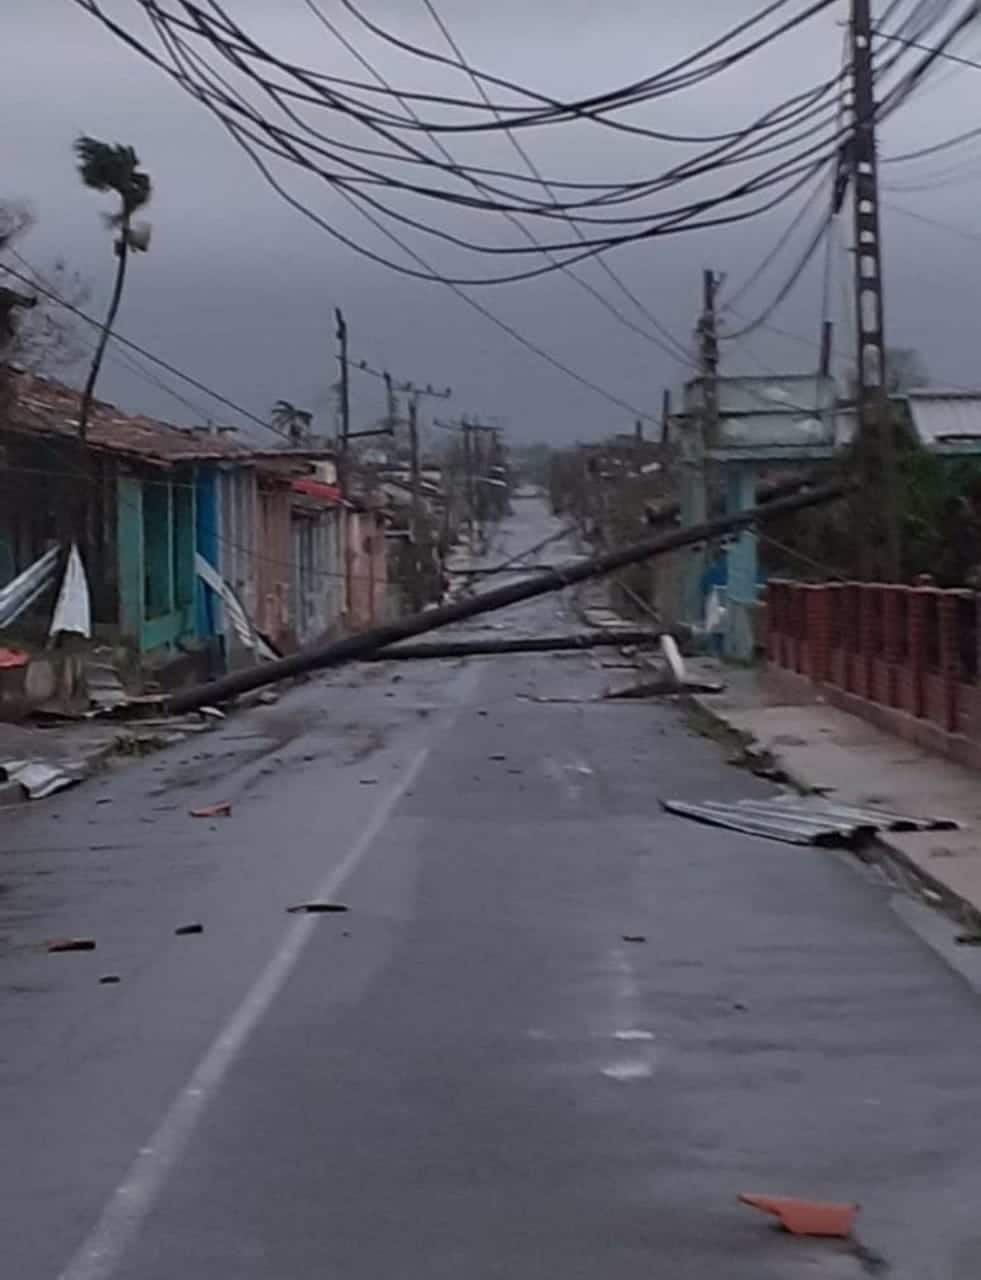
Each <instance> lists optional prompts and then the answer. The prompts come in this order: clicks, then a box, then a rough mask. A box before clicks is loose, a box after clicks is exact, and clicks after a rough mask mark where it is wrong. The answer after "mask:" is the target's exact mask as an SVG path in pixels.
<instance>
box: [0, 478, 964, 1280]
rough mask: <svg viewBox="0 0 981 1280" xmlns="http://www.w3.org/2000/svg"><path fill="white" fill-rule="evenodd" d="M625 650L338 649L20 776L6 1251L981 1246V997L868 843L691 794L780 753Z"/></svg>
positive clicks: (141, 1259)
mask: <svg viewBox="0 0 981 1280" xmlns="http://www.w3.org/2000/svg"><path fill="white" fill-rule="evenodd" d="M516 505H517V508H518V510H517V513H516V516H515V518H514V520H513V521H512V523H511V525H510V526H509V527H508V528H507V529H506V530H505V531H504V533H503V536H502V538H501V543H500V546H499V548H498V550H497V552H496V554H497V555H500V556H502V557H503V556H504V555H506V554H509V553H510V552H512V551H514V550H517V549H519V548H520V547H521V546H524V545H531V544H533V543H535V542H536V541H538V540H540V539H541V538H542V537H543V536H545V534H546V533H547V531H548V521H547V519H546V517H545V516H544V513H543V512H542V511H541V509H540V507H538V506H537V505H536V504H531V503H528V504H526V503H520V504H516ZM569 621H570V617H569V610H568V606H567V605H566V604H565V603H564V602H562V601H561V600H558V599H555V598H549V599H546V600H544V601H540V602H535V603H531V604H528V605H526V606H523V607H522V608H520V609H517V610H513V611H508V612H507V613H503V614H499V615H495V617H494V618H493V619H487V620H485V623H484V625H485V626H487V625H488V624H492V625H493V626H494V627H495V628H497V627H502V626H505V627H507V628H509V629H510V632H511V634H517V633H519V632H521V631H522V630H524V629H528V630H544V629H548V630H551V631H554V630H559V629H561V627H562V626H567V625H569ZM624 674H625V673H622V672H620V673H617V675H618V678H619V677H622V676H623V675H624ZM396 677H398V678H396ZM609 682H610V672H609V671H608V670H606V669H604V668H603V667H602V666H601V665H600V659H599V658H597V657H593V656H587V655H580V654H575V655H572V656H562V657H551V658H550V657H547V656H535V657H507V658H497V659H471V660H466V661H459V662H449V663H435V662H427V663H421V664H408V663H401V664H398V669H397V670H396V669H395V664H391V665H387V664H378V665H377V666H376V665H373V666H371V667H363V668H358V669H345V670H344V671H341V672H336V673H333V674H331V675H329V676H327V677H322V678H319V679H316V680H312V681H310V682H309V683H307V684H305V685H302V686H300V687H298V688H295V689H293V690H290V691H289V692H287V693H286V694H285V695H284V697H283V698H282V699H281V700H280V701H279V703H278V704H277V705H275V706H270V707H258V708H255V709H254V710H251V711H247V712H243V713H239V714H236V715H234V716H232V717H230V718H229V720H228V721H227V722H226V723H225V724H224V725H223V726H222V727H221V729H220V730H218V731H217V732H216V733H214V734H211V735H208V736H207V737H206V738H202V739H195V740H192V741H191V742H189V743H185V744H183V745H181V746H179V747H177V748H175V749H174V750H172V751H171V752H168V753H167V754H166V755H164V756H157V757H151V758H149V759H147V760H145V761H142V762H139V763H137V764H134V765H131V766H129V767H127V768H126V769H124V770H120V771H118V772H115V773H111V774H109V775H107V776H106V777H105V778H104V779H101V780H99V781H98V782H95V783H89V784H87V785H86V786H84V787H82V788H79V789H78V790H76V791H74V792H70V793H66V794H65V795H63V796H60V797H58V798H57V799H55V800H53V801H49V802H46V803H45V804H44V805H43V806H39V807H36V808H35V807H27V806H25V807H23V808H21V809H18V810H17V811H16V812H15V813H13V814H8V815H2V816H3V819H4V820H3V823H2V825H0V847H2V849H3V854H2V856H0V937H2V940H3V941H2V949H0V1115H2V1119H0V1133H2V1134H3V1144H4V1156H5V1159H4V1161H3V1162H2V1166H0V1203H2V1204H3V1206H4V1214H3V1223H4V1225H3V1233H2V1237H0V1255H2V1256H3V1258H4V1268H3V1274H4V1275H10V1276H11V1277H16V1278H17V1280H54V1278H55V1277H59V1276H60V1277H62V1280H108V1278H109V1277H114V1278H117V1277H118V1278H119V1280H123V1278H125V1280H164V1278H165V1277H166V1280H173V1277H176V1276H179V1277H181V1280H301V1278H302V1280H306V1278H307V1277H310V1276H330V1277H334V1276H336V1277H342V1278H343V1280H377V1278H378V1277H380V1276H383V1275H389V1274H397V1275H399V1276H404V1277H412V1278H415V1277H418V1278H419V1280H443V1278H444V1277H446V1278H447V1280H448V1278H449V1277H453V1278H454V1280H459V1278H460V1277H466V1278H467V1280H484V1278H491V1277H495V1278H496V1277H501V1278H502V1280H503V1278H504V1277H508V1280H522V1278H524V1277H528V1278H529V1280H531V1278H532V1277H534V1278H535V1280H538V1278H539V1277H552V1276H562V1277H564V1278H565V1280H578V1278H579V1277H583V1278H585V1277H590V1280H593V1278H595V1277H597V1276H602V1277H603V1278H604V1280H621V1277H622V1278H624V1280H625V1278H626V1277H628V1276H629V1277H634V1276H636V1275H638V1274H646V1275H658V1276H660V1275H663V1276H666V1277H671V1280H676V1278H677V1280H718V1278H719V1277H723V1276H724V1277H726V1278H727V1280H769V1278H770V1277H772V1278H773V1280H776V1278H777V1277H779V1278H780V1280H795V1278H796V1277H813V1278H814V1280H822V1278H824V1277H832V1278H847V1277H858V1276H864V1275H867V1274H872V1273H876V1274H887V1275H889V1276H891V1277H903V1278H904V1280H905V1278H906V1277H909V1280H913V1278H914V1277H915V1278H916V1280H967V1278H968V1277H970V1278H971V1280H974V1277H975V1276H976V1275H977V1265H978V1264H977V1259H978V1257H979V1256H981V1227H979V1226H978V1225H977V1223H978V1214H977V1191H978V1187H979V1186H981V1108H979V1106H978V1101H979V1093H981V1088H979V1084H978V1066H977V1064H978V1062H979V1061H981V1008H979V1002H978V998H977V996H976V994H975V993H974V991H973V990H972V988H971V987H970V986H969V984H968V983H967V982H966V981H965V980H964V979H963V978H962V977H961V976H960V975H958V974H956V973H955V972H954V971H953V970H952V969H951V968H949V967H948V966H947V965H946V964H945V963H944V961H943V959H942V958H941V957H940V956H938V955H937V954H936V953H935V952H934V951H933V950H932V949H931V948H930V947H928V946H927V945H926V944H925V943H924V942H923V941H922V940H921V937H920V936H919V935H918V934H917V933H916V932H914V930H913V929H911V928H910V927H909V925H908V923H907V922H906V919H905V918H904V914H903V913H902V912H897V910H896V909H895V908H896V902H895V899H894V894H893V892H892V890H891V889H889V888H888V887H887V886H886V885H885V884H884V883H881V882H879V881H878V880H877V879H876V878H874V876H873V874H872V873H870V872H869V871H868V870H866V869H864V868H863V867H862V866H861V865H860V864H858V863H856V862H854V861H852V860H851V859H850V858H849V857H847V856H846V855H839V854H835V853H831V852H828V851H819V850H814V849H799V848H794V847H790V846H784V845H777V844H773V843H767V842H765V841H762V840H758V839H754V838H751V837H748V836H741V835H738V834H735V833H732V832H728V831H724V830H716V829H711V828H707V827H703V826H698V825H696V824H693V823H688V822H685V821H684V820H683V819H681V818H676V817H672V816H669V815H666V814H664V813H662V811H661V810H660V806H659V796H662V795H670V796H674V797H679V798H691V799H695V798H702V797H704V796H705V795H714V796H716V797H718V798H730V799H735V798H738V797H739V796H742V795H746V794H760V795H762V794H765V793H766V787H765V784H764V783H762V782H761V781H759V780H757V779H753V778H751V777H750V776H749V775H747V774H746V773H744V772H740V771H738V770H736V769H732V768H730V767H728V766H727V765H726V764H725V763H724V760H723V758H722V756H721V754H720V752H719V750H718V748H717V747H716V746H715V745H714V744H713V743H711V742H709V741H707V740H704V739H702V738H699V737H697V736H695V735H694V734H693V733H692V732H691V731H690V729H689V728H688V727H687V725H686V722H685V720H684V718H683V716H682V714H681V713H680V711H679V710H678V709H677V708H675V707H673V706H670V705H665V704H663V703H660V704H652V703H619V702H618V703H612V704H610V703H602V702H593V701H577V699H586V698H589V697H590V696H591V695H592V694H594V693H596V692H597V691H599V690H600V689H602V688H604V687H605V686H606V685H607V684H608V683H609ZM533 697H547V698H555V699H562V701H555V702H548V703H540V702H535V701H532V700H531V699H532V698H533ZM225 800H227V801H230V802H231V805H232V810H231V816H229V817H227V818H215V819H205V818H192V817H190V816H189V810H190V809H191V808H194V807H196V806H199V805H204V804H209V803H212V802H216V801H225ZM311 897H318V898H331V899H333V900H336V901H339V902H341V903H343V904H344V905H346V906H347V907H348V908H349V910H348V911H347V912H346V913H338V914H330V915H318V916H312V915H302V916H293V915H288V914H287V913H286V908H287V907H288V906H290V905H292V904H295V903H298V902H302V901H305V900H308V899H310V898H311ZM190 923H200V924H202V925H203V927H204V928H203V932H201V933H199V934H193V935H189V936H177V935H176V934H175V929H177V928H179V927H181V926H184V925H187V924H190ZM66 935H72V936H75V935H79V936H90V937H93V938H95V939H96V941H97V949H96V950H95V951H94V952H87V953H68V954H59V955H49V954H46V953H45V952H44V951H43V950H42V949H41V948H40V946H39V945H38V944H40V943H43V941H44V940H45V939H47V938H51V937H59V936H66ZM108 975H115V976H118V977H119V978H120V981H119V982H118V983H114V984H106V985H104V984H100V981H99V979H100V977H103V976H108ZM741 1191H750V1192H767V1193H774V1194H789V1195H804V1196H815V1197H821V1198H834V1199H845V1200H853V1199H854V1200H859V1201H861V1202H862V1205H863V1209H862V1213H861V1215H860V1219H859V1232H860V1236H861V1241H862V1244H863V1246H864V1249H863V1250H859V1249H856V1248H855V1247H853V1246H852V1245H850V1244H839V1243H836V1242H823V1243H822V1242H820V1241H811V1240H800V1239H796V1238H793V1237H789V1236H786V1235H783V1234H780V1233H778V1232H776V1231H774V1230H772V1229H771V1227H770V1226H769V1224H768V1220H767V1219H765V1218H763V1217H762V1216H760V1215H758V1214H756V1213H754V1212H753V1211H751V1210H749V1209H746V1208H744V1207H741V1206H739V1205H738V1204H737V1203H736V1196H737V1194H738V1193H739V1192H741Z"/></svg>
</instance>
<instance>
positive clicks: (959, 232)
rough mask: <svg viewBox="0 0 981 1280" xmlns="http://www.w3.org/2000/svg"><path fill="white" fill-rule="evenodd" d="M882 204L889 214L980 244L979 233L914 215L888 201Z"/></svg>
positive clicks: (924, 215) (921, 214)
mask: <svg viewBox="0 0 981 1280" xmlns="http://www.w3.org/2000/svg"><path fill="white" fill-rule="evenodd" d="M882 204H883V208H886V209H888V210H889V211H890V212H891V213H898V214H900V215H901V216H902V217H904V218H912V219H913V220H914V221H916V222H923V223H925V224H926V225H927V226H928V227H937V228H938V229H939V230H941V231H947V232H949V233H950V234H951V235H954V236H960V237H961V238H962V239H964V240H973V241H974V242H975V243H981V232H978V231H968V230H967V229H966V228H965V227H958V226H955V225H954V224H953V223H952V222H943V221H942V220H941V219H940V218H931V217H929V216H928V215H927V214H925V213H915V212H914V211H913V210H912V209H904V208H903V206H902V205H900V204H893V203H892V201H890V200H883V202H882Z"/></svg>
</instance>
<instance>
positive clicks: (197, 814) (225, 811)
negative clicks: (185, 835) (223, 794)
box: [190, 800, 232, 818]
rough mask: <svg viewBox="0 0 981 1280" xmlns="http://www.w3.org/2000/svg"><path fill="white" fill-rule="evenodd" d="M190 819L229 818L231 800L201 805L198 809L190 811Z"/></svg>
mask: <svg viewBox="0 0 981 1280" xmlns="http://www.w3.org/2000/svg"><path fill="white" fill-rule="evenodd" d="M190 812H191V817H192V818H230V817H231V816H232V802H231V800H219V802H218V803H217V804H206V805H202V806H201V808H199V809H192V810H191V811H190Z"/></svg>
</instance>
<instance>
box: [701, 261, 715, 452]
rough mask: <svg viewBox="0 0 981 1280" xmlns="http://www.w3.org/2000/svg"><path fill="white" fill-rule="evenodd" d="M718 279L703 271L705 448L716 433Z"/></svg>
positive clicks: (708, 271) (702, 329) (702, 327)
mask: <svg viewBox="0 0 981 1280" xmlns="http://www.w3.org/2000/svg"><path fill="white" fill-rule="evenodd" d="M717 290H718V281H717V280H716V277H715V272H714V271H711V270H705V271H703V272H702V317H701V320H700V321H699V325H698V335H699V359H700V364H701V375H702V392H703V395H704V399H705V417H704V438H703V441H702V446H703V449H704V448H710V449H711V448H715V447H716V445H717V444H718V434H719V331H718V321H717V318H716V313H715V299H716V292H717Z"/></svg>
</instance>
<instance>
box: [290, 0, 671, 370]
mask: <svg viewBox="0 0 981 1280" xmlns="http://www.w3.org/2000/svg"><path fill="white" fill-rule="evenodd" d="M303 3H305V5H306V6H307V8H308V9H309V10H310V11H311V12H312V13H313V14H314V15H315V16H316V17H317V18H318V19H319V21H320V22H321V23H322V24H323V25H324V26H325V27H326V28H327V30H328V31H330V33H331V34H332V35H333V36H335V38H336V39H338V40H339V41H340V43H341V44H342V45H343V46H344V48H345V49H346V50H347V51H348V53H350V54H351V56H352V57H354V58H356V59H357V61H358V63H359V64H360V65H361V66H362V67H364V68H365V69H366V70H367V71H368V73H369V74H370V75H372V76H374V77H375V79H377V80H378V82H379V84H381V85H383V86H384V87H385V88H387V89H389V90H391V85H390V84H389V82H388V81H387V80H386V79H385V77H384V76H383V75H382V74H381V72H379V71H378V70H377V68H375V67H374V66H373V65H372V63H370V62H369V61H368V60H367V59H366V58H365V57H364V56H363V55H362V54H361V53H360V52H359V50H358V49H357V48H356V46H355V45H353V44H352V43H351V41H350V40H348V39H347V37H346V36H345V35H344V34H343V32H341V31H340V30H339V29H338V28H337V26H336V25H335V24H334V23H333V22H331V20H330V19H329V18H328V17H327V16H326V15H325V14H324V13H323V11H322V9H321V8H320V6H319V5H318V4H317V3H316V0H303ZM424 3H425V4H426V8H427V10H428V11H429V13H430V14H431V16H432V17H433V20H434V21H435V22H436V23H437V25H438V26H439V29H440V31H441V32H442V33H443V35H444V37H445V39H446V40H447V42H448V43H449V45H450V48H451V49H452V50H453V52H454V54H455V55H456V56H457V57H458V58H459V60H460V62H461V64H464V65H466V64H465V60H464V58H463V55H462V52H461V51H460V49H459V46H458V45H457V44H456V42H455V41H454V39H453V36H452V35H451V34H450V32H449V30H448V28H447V27H446V25H445V23H444V22H443V20H442V19H441V18H440V17H439V15H438V14H437V13H436V10H435V9H434V8H433V6H432V5H431V4H430V3H429V0H424ZM468 75H470V79H471V81H472V82H473V84H474V87H475V89H476V91H477V93H478V94H479V95H480V97H481V99H482V101H483V102H484V104H485V105H486V106H487V107H488V109H489V110H491V111H493V112H494V114H495V116H496V118H497V119H498V120H501V119H502V115H501V114H500V113H499V112H498V111H497V109H496V107H495V105H494V104H493V103H491V100H490V98H489V96H488V95H487V91H486V90H485V88H484V86H483V84H482V83H481V82H480V80H479V79H478V78H477V77H476V76H474V75H472V74H471V73H470V71H469V69H468ZM391 91H392V92H393V93H394V92H395V91H394V90H391ZM399 102H400V103H401V105H402V108H403V110H404V111H405V113H406V114H407V115H408V116H409V117H410V118H412V119H414V120H416V121H417V122H418V121H419V116H418V114H417V113H416V111H415V109H414V108H413V107H412V106H411V105H409V104H408V103H407V102H406V101H404V99H402V98H401V97H400V98H399ZM427 132H428V131H427ZM506 136H507V137H508V139H509V141H510V142H511V145H512V146H513V147H514V148H515V150H516V151H517V152H518V155H519V156H520V157H521V158H522V160H523V161H524V163H525V164H526V165H527V166H528V168H529V170H530V171H531V172H532V176H533V177H535V178H536V179H537V181H539V182H540V183H542V185H543V186H544V187H545V190H546V193H547V194H548V195H549V197H550V198H551V199H552V200H553V202H554V200H555V197H554V194H553V193H552V192H551V191H549V190H548V187H547V185H546V184H545V180H544V179H543V177H542V175H541V173H540V172H539V171H538V170H537V169H536V166H535V165H534V162H533V161H532V160H531V158H530V157H529V156H528V153H527V152H526V151H525V149H524V148H523V147H522V145H521V143H519V142H518V140H517V139H516V138H515V136H514V134H513V133H512V132H511V131H510V130H509V129H507V130H506ZM429 137H430V139H431V141H432V143H433V145H434V146H435V147H436V148H437V150H438V151H439V152H440V154H441V155H442V156H443V157H444V159H445V160H446V161H447V163H449V164H450V165H452V166H454V167H455V168H458V166H457V163H456V161H455V160H454V158H453V156H452V154H451V153H450V151H449V150H448V149H447V147H446V145H445V144H444V143H443V142H442V140H441V139H440V138H439V137H438V136H437V135H436V134H434V133H429ZM460 172H463V170H462V169H461V170H460ZM468 181H470V182H473V183H474V184H475V185H476V186H478V187H480V188H482V187H483V186H484V184H482V183H478V182H477V180H476V179H474V178H472V177H469V178H468ZM504 217H506V218H507V220H508V221H509V222H510V223H511V224H512V225H513V226H514V227H516V228H517V230H518V231H519V232H520V233H521V234H522V235H524V236H525V237H526V239H528V240H529V241H530V242H531V243H532V244H534V245H535V246H536V247H537V248H539V249H541V252H542V253H543V254H544V255H545V257H546V258H547V259H548V258H550V251H549V250H548V249H546V248H544V247H543V246H542V245H541V243H540V242H539V240H538V239H537V237H536V236H535V235H534V233H533V232H531V231H530V230H529V229H528V228H527V227H526V226H525V224H524V223H523V222H521V221H520V219H519V218H518V217H517V216H516V215H515V214H512V213H510V212H505V213H504ZM570 225H572V226H573V230H576V231H577V232H578V229H577V228H576V227H575V226H574V224H572V223H570ZM578 234H579V235H580V237H581V233H578ZM550 260H553V261H557V260H554V259H550ZM600 262H601V263H602V259H600ZM557 265H558V267H559V269H560V270H561V271H563V273H564V274H565V275H567V276H568V277H569V278H570V279H571V280H573V281H574V282H575V283H576V284H577V285H579V286H580V288H582V289H584V290H585V291H586V292H587V293H589V294H590V296H591V297H592V298H593V299H594V300H595V301H597V302H599V303H600V305H601V306H603V307H604V308H605V309H606V310H607V311H608V312H609V313H610V314H611V315H613V316H614V317H615V319H617V320H618V321H619V322H620V323H621V324H623V325H624V326H625V327H627V328H629V329H631V330H633V331H634V332H635V333H638V334H640V336H641V337H643V338H646V339H647V340H648V341H650V342H653V343H654V344H655V345H656V346H658V347H660V348H661V350H663V351H666V353H667V354H668V355H669V356H671V357H672V358H673V359H675V360H679V359H680V360H682V361H683V362H684V363H685V364H687V363H688V361H687V359H686V357H685V355H684V352H683V349H682V348H680V347H679V346H678V344H677V342H676V340H675V339H674V338H673V336H672V335H670V334H666V339H665V338H663V337H658V336H657V335H656V334H651V333H648V332H647V331H646V330H644V329H642V328H641V327H640V326H639V325H637V324H635V323H634V322H633V321H632V320H630V319H629V318H628V317H627V316H625V315H624V314H623V312H621V311H620V310H619V309H618V308H617V307H615V306H614V305H613V303H611V302H610V301H609V300H608V299H607V298H605V297H604V296H603V295H602V294H601V293H600V292H599V290H597V289H595V288H594V287H593V286H592V285H591V284H590V283H589V282H588V281H586V280H584V279H583V278H582V277H581V276H579V275H578V274H577V273H576V272H574V271H573V270H572V269H571V268H570V267H567V266H566V265H565V264H564V263H562V262H558V263H557ZM606 269H607V272H608V274H610V275H611V276H612V277H613V279H614V280H615V282H616V283H617V284H619V285H620V287H621V289H623V290H624V291H626V292H628V296H630V297H631V299H633V295H632V294H629V291H627V289H626V285H624V284H623V283H622V282H621V281H619V279H618V278H617V277H616V276H614V275H613V270H612V268H610V267H608V266H607V267H606ZM637 305H640V304H639V303H638V304H637ZM651 318H652V319H653V320H654V324H655V327H656V328H660V326H659V325H658V323H657V321H656V319H655V318H653V317H651ZM661 332H662V334H664V333H665V331H664V330H661ZM666 342H670V343H671V344H672V345H673V346H674V347H675V348H676V349H675V350H672V349H671V347H669V346H667V345H666ZM678 350H681V352H682V354H681V355H680V356H679V354H678Z"/></svg>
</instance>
